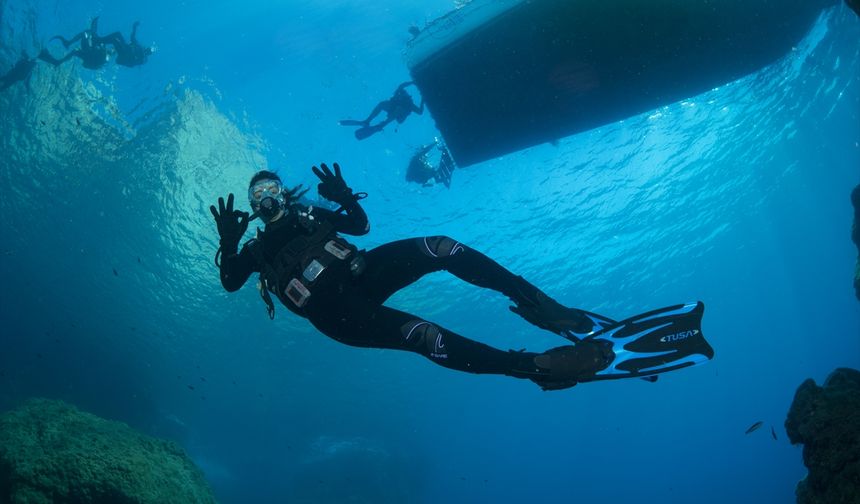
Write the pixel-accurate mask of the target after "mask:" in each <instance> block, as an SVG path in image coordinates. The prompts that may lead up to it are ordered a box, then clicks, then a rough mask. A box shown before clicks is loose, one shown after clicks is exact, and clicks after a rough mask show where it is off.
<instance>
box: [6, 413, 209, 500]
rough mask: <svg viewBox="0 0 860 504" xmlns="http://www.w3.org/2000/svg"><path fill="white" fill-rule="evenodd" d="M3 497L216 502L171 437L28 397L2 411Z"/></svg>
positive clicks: (20, 498) (195, 468) (201, 476)
mask: <svg viewBox="0 0 860 504" xmlns="http://www.w3.org/2000/svg"><path fill="white" fill-rule="evenodd" d="M0 502H2V503H9V504H24V503H27V504H42V503H44V504H48V503H73V502H74V503H81V504H88V503H98V504H100V503H118V504H123V503H135V504H144V503H167V502H182V503H214V502H215V498H214V496H213V495H212V491H211V490H210V489H209V485H208V484H207V483H206V480H205V479H204V478H203V473H202V472H201V471H200V470H199V469H198V468H197V467H196V466H195V465H194V463H193V462H192V461H191V459H190V458H189V457H188V455H186V454H185V452H184V451H183V450H182V449H181V448H180V447H179V446H177V445H176V444H174V443H171V442H168V441H163V440H160V439H155V438H151V437H148V436H145V435H142V434H140V433H138V432H136V431H134V430H133V429H132V428H130V427H129V426H127V425H126V424H123V423H120V422H114V421H110V420H105V419H103V418H99V417H97V416H95V415H91V414H89V413H85V412H82V411H80V410H78V409H77V408H75V407H73V406H70V405H68V404H66V403H63V402H62V401H54V400H46V399H32V400H30V401H28V402H27V403H26V404H24V405H23V406H21V407H20V408H18V409H15V410H13V411H10V412H7V413H5V414H3V415H0Z"/></svg>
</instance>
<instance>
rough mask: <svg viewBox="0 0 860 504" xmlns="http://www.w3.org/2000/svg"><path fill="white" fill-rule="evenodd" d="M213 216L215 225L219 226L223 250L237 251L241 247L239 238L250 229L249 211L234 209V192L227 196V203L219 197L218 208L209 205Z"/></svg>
mask: <svg viewBox="0 0 860 504" xmlns="http://www.w3.org/2000/svg"><path fill="white" fill-rule="evenodd" d="M209 211H210V212H212V217H215V225H216V226H218V235H219V236H220V237H221V250H222V251H225V252H235V251H236V249H238V248H239V240H241V239H242V235H244V234H245V231H247V229H248V221H249V217H250V216H249V215H248V212H242V211H241V210H234V209H233V193H230V195H229V196H227V204H226V205H225V204H224V198H218V208H215V205H210V206H209Z"/></svg>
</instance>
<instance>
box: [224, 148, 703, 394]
mask: <svg viewBox="0 0 860 504" xmlns="http://www.w3.org/2000/svg"><path fill="white" fill-rule="evenodd" d="M333 168H334V170H331V169H329V167H328V166H326V165H325V164H322V165H320V167H319V168H317V167H316V166H314V167H313V168H312V169H313V172H314V173H315V174H316V175H317V177H319V179H320V183H319V185H318V186H317V189H318V191H319V194H320V195H321V196H322V197H323V198H325V199H327V200H329V201H332V202H334V203H336V204H338V205H340V209H338V211H332V210H326V209H323V208H318V207H313V206H304V205H301V204H299V203H298V199H299V197H301V196H302V195H303V194H304V193H305V192H306V191H307V190H306V189H305V190H302V188H301V186H297V187H294V188H293V189H286V188H285V187H284V185H283V182H282V181H281V178H280V177H279V176H278V175H277V174H275V173H273V172H270V171H260V172H257V173H256V174H255V175H254V176H253V177H252V178H251V181H250V183H249V187H248V200H249V203H250V205H251V208H252V209H253V211H254V214H253V216H252V215H249V214H248V213H247V212H242V211H240V210H237V209H234V196H233V194H232V193H231V194H230V195H229V196H228V197H227V201H226V203H225V201H224V199H223V198H219V199H218V207H217V208H216V207H215V206H214V205H212V206H211V207H210V211H211V213H212V216H213V217H214V218H215V223H216V225H217V228H218V233H219V236H220V247H219V249H218V253H217V254H216V260H215V262H216V264H217V265H218V267H219V269H220V277H221V284H222V286H223V287H224V289H225V290H227V291H228V292H234V291H237V290H239V289H240V288H241V287H242V286H243V285H244V284H245V283H246V281H247V280H248V278H249V277H250V276H251V274H252V273H255V272H256V273H259V281H260V282H259V289H260V296H261V297H262V298H263V301H264V302H265V304H266V308H267V311H268V313H269V316H270V317H274V311H275V305H274V302H273V301H272V296H273V295H274V296H275V297H277V298H278V300H280V301H281V303H282V304H283V305H284V306H286V307H287V308H288V309H289V310H290V311H292V312H293V313H295V314H296V315H299V316H300V317H303V318H306V319H308V320H309V321H310V322H311V324H313V326H314V327H316V328H317V329H318V330H319V331H320V332H322V333H323V334H325V335H327V336H329V337H330V338H333V339H335V340H337V341H339V342H341V343H344V344H347V345H351V346H357V347H367V348H388V349H396V350H406V351H410V352H414V353H417V354H420V355H423V356H424V357H426V358H428V359H430V360H431V361H432V362H434V363H436V364H438V365H440V366H444V367H447V368H449V369H454V370H458V371H464V372H469V373H477V374H499V375H507V376H512V377H516V378H524V379H529V380H531V381H533V382H535V383H536V384H538V385H539V386H540V387H541V388H543V389H544V390H555V389H563V388H568V387H572V386H574V385H576V384H577V383H579V382H587V381H596V380H607V379H616V378H633V377H640V378H646V379H650V380H649V381H653V378H654V377H655V376H656V375H657V374H660V373H664V372H667V371H672V370H676V369H681V368H683V367H688V366H692V365H696V364H700V363H704V362H706V361H708V360H709V359H711V358H712V357H713V349H712V348H711V347H710V345H708V343H707V342H706V341H705V339H704V337H703V336H702V333H701V328H700V322H701V317H702V313H703V310H704V306H703V305H702V304H701V303H691V304H687V305H677V306H671V307H668V308H664V309H661V310H655V311H652V312H649V313H645V314H643V315H639V316H636V317H632V318H630V319H627V320H624V321H621V322H616V321H614V320H611V319H609V318H607V317H603V316H600V315H597V314H594V313H590V312H587V311H584V310H579V309H575V308H567V307H564V306H562V305H561V304H559V303H558V302H557V301H555V300H554V299H552V298H551V297H550V296H548V295H547V294H545V293H544V292H543V291H541V290H540V289H538V288H537V287H536V286H534V285H532V284H531V283H529V282H528V281H526V280H525V279H523V278H522V277H520V276H517V275H515V274H513V273H512V272H510V271H508V270H507V269H505V268H504V267H502V266H501V265H499V264H498V263H496V262H495V261H493V260H492V259H490V258H489V257H487V256H485V255H484V254H482V253H480V252H478V251H477V250H474V249H472V248H470V247H468V246H467V245H464V244H462V243H460V242H458V241H456V240H454V239H452V238H450V237H447V236H424V237H418V238H411V239H405V240H399V241H394V242H389V243H385V244H383V245H380V246H378V247H376V248H374V249H371V250H368V251H365V250H359V249H358V248H357V247H355V246H354V245H353V244H351V243H350V242H349V241H347V240H346V239H344V238H343V237H342V236H341V235H340V234H341V233H343V234H347V235H355V236H359V235H364V234H367V233H368V232H369V230H370V226H369V223H368V219H367V215H366V214H365V212H364V210H363V209H362V207H361V205H360V204H359V201H360V199H362V198H363V197H364V196H366V194H364V193H358V194H356V193H354V192H353V191H352V189H350V188H349V186H348V185H347V184H346V182H345V180H344V178H343V176H342V174H341V169H340V166H338V164H336V163H335V164H334V165H333ZM258 217H259V218H260V219H261V220H262V221H263V222H264V223H265V228H264V229H262V230H258V232H257V235H256V237H254V238H252V239H250V240H248V241H247V242H245V244H244V245H243V246H242V248H241V249H239V242H240V241H241V240H242V237H243V235H244V233H245V231H246V230H247V228H248V224H249V222H250V221H251V220H252V219H254V218H258ZM219 259H220V260H219ZM439 271H447V272H448V273H451V274H453V275H454V276H456V277H458V278H459V279H461V280H463V281H466V282H468V283H470V284H472V285H476V286H478V287H483V288H487V289H492V290H495V291H498V292H500V293H502V294H504V295H505V296H507V297H508V298H509V299H511V301H512V302H513V306H510V310H511V311H513V312H514V313H516V314H518V315H519V316H521V317H522V318H524V319H525V320H526V321H528V322H530V323H532V324H534V325H535V326H537V327H540V328H542V329H546V330H548V331H551V332H553V333H555V334H558V335H561V336H563V337H565V338H567V339H568V340H570V344H567V345H563V346H559V347H557V348H553V349H551V350H548V351H546V352H542V353H534V352H526V351H524V350H521V351H513V350H509V351H504V350H500V349H497V348H494V347H491V346H489V345H486V344H483V343H480V342H477V341H473V340H470V339H468V338H466V337H464V336H461V335H459V334H457V333H455V332H453V331H450V330H448V329H446V328H444V327H441V326H439V325H437V324H435V323H433V322H430V321H428V320H425V319H423V318H421V317H419V316H417V315H413V314H410V313H407V312H404V311H400V310H397V309H394V308H391V307H388V306H385V304H384V303H385V302H386V300H388V299H389V298H390V297H391V296H392V295H393V294H395V293H396V292H398V291H399V290H401V289H403V288H405V287H406V286H408V285H410V284H412V283H414V282H415V281H417V280H418V279H420V278H421V277H423V276H425V275H427V274H429V273H432V272H439Z"/></svg>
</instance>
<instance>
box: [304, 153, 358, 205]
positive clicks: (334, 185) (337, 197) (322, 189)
mask: <svg viewBox="0 0 860 504" xmlns="http://www.w3.org/2000/svg"><path fill="white" fill-rule="evenodd" d="M333 166H334V173H332V171H331V170H330V169H329V167H328V166H326V164H325V163H321V164H320V168H317V167H316V166H314V167H312V168H311V169H312V170H313V171H314V173H315V174H316V176H317V177H319V179H320V183H319V185H317V191H318V192H319V193H320V196H322V197H323V198H325V199H327V200H329V201H334V202H335V203H337V204H339V205H342V206H346V205H349V204H352V203H354V202H355V196H354V195H353V194H352V189H350V188H349V187H348V186H347V185H346V181H345V180H344V179H343V175H341V173H340V165H339V164H337V163H334V165H333Z"/></svg>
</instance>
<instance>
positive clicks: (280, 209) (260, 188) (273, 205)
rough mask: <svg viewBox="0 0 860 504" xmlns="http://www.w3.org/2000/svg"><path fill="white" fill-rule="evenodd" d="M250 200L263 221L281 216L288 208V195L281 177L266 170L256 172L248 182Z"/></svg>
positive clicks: (255, 212)
mask: <svg viewBox="0 0 860 504" xmlns="http://www.w3.org/2000/svg"><path fill="white" fill-rule="evenodd" d="M248 202H249V203H250V204H251V208H252V209H253V210H254V214H255V215H256V216H257V217H259V218H260V219H261V220H262V221H263V222H266V223H269V222H272V221H275V220H278V219H279V218H281V216H282V215H284V212H285V211H286V209H287V195H286V194H285V192H284V185H283V183H282V182H281V177H279V176H278V175H277V174H276V173H273V172H270V171H266V170H262V171H258V172H257V173H255V174H254V176H253V177H251V183H250V184H248Z"/></svg>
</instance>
